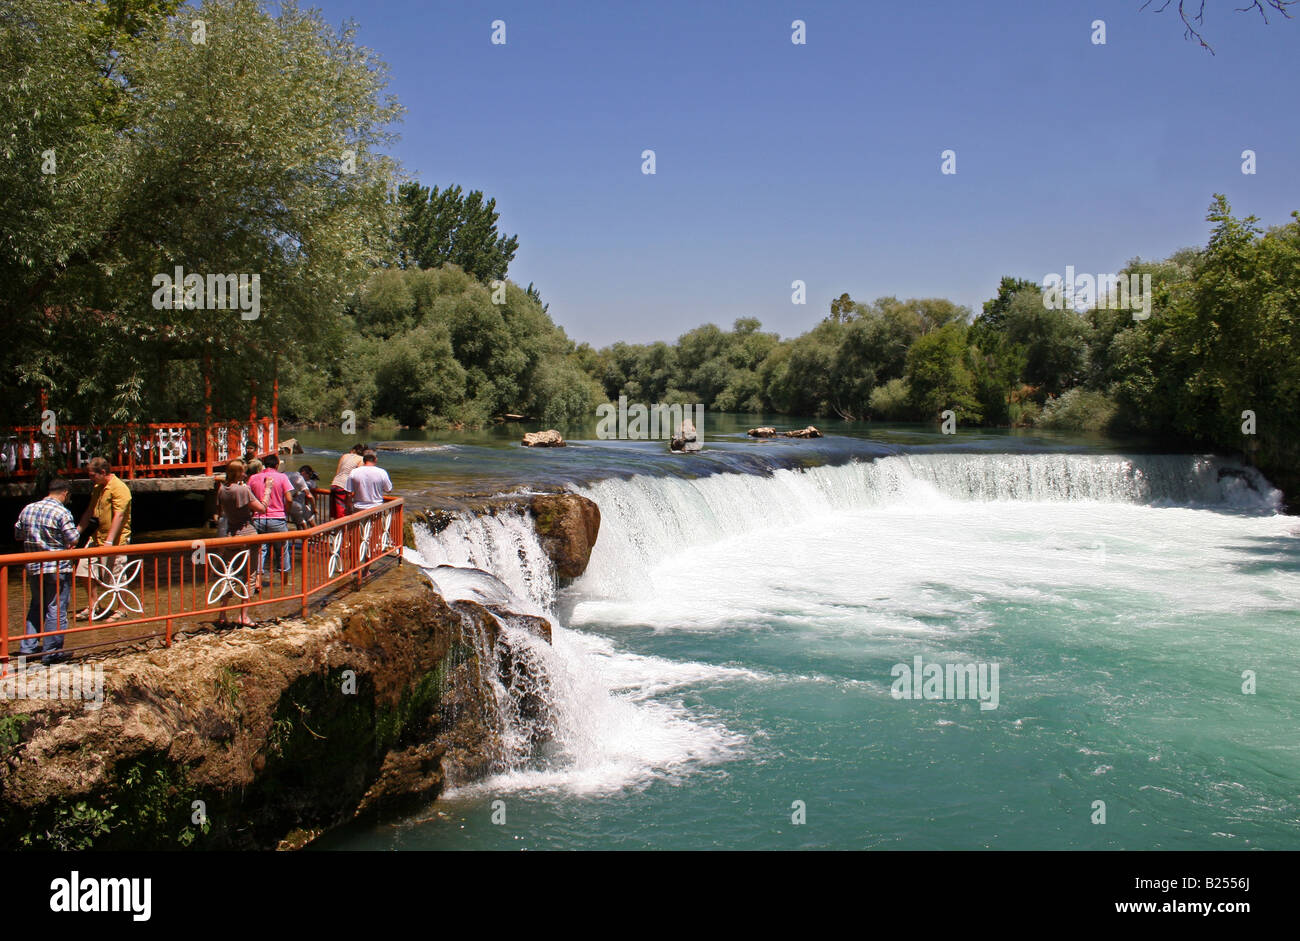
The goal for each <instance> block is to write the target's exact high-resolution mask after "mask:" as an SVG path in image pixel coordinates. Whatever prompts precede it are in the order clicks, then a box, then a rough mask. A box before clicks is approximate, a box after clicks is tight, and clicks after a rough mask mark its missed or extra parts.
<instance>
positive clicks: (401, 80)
mask: <svg viewBox="0 0 1300 941" xmlns="http://www.w3.org/2000/svg"><path fill="white" fill-rule="evenodd" d="M1243 3H1244V0H1208V4H1207V6H1208V8H1209V12H1208V15H1207V21H1206V24H1205V27H1204V33H1205V35H1206V37H1207V39H1208V40H1209V41H1210V43H1211V44H1212V45H1213V46H1214V47H1215V52H1216V55H1213V56H1212V55H1210V54H1209V53H1207V52H1205V51H1204V50H1202V49H1200V48H1199V47H1198V46H1197V45H1196V43H1195V42H1194V41H1185V40H1184V38H1183V31H1182V27H1181V24H1180V23H1179V21H1178V20H1177V18H1176V14H1175V13H1174V12H1173V11H1172V10H1170V11H1167V12H1165V13H1163V14H1155V13H1153V12H1151V11H1150V10H1148V11H1146V12H1140V11H1139V7H1140V6H1141V0H1093V2H1079V0H1074V2H1071V0H1003V2H998V0H990V2H988V3H972V2H969V0H932V2H924V3H922V2H915V0H890V2H876V0H865V2H856V3H848V2H844V3H824V2H808V0H792V2H748V3H741V2H734V3H724V2H673V0H654V2H648V3H637V4H625V3H609V2H605V3H599V2H593V3H566V2H550V0H529V2H503V0H493V2H488V3H479V2H457V3H441V2H429V0H378V2H376V0H371V2H361V0H327V2H318V3H309V2H304V4H303V5H304V6H315V7H318V8H319V9H320V10H321V11H322V12H323V13H324V15H325V17H326V19H327V20H328V21H329V22H330V23H332V24H334V25H338V24H340V23H341V22H342V21H344V20H346V19H354V20H356V21H357V23H358V25H359V27H360V32H359V40H360V42H362V43H363V44H364V45H366V46H369V47H370V48H372V49H374V50H375V51H376V52H378V53H379V55H380V56H381V57H382V58H383V59H384V60H385V61H387V62H388V64H389V66H390V68H391V70H392V81H391V85H390V90H391V91H392V92H393V93H395V94H396V95H397V96H398V98H399V99H400V100H401V102H402V103H403V104H404V105H405V107H406V109H407V114H406V117H405V120H404V122H403V124H402V125H400V126H399V127H398V129H397V130H398V131H399V133H400V134H401V140H400V141H399V142H398V144H397V145H396V146H395V148H394V150H393V155H394V156H395V157H396V158H397V159H398V160H399V161H400V162H401V163H402V165H403V167H404V169H405V170H406V171H407V172H408V173H409V174H412V175H414V176H416V177H418V178H419V179H420V181H421V182H423V183H425V184H439V185H446V184H449V183H459V184H461V185H462V186H464V187H465V188H466V189H482V190H483V191H484V192H485V193H486V194H487V195H489V196H494V197H496V200H497V206H498V208H499V210H500V212H501V223H500V227H501V229H502V231H504V232H508V233H517V234H518V236H519V244H520V248H519V252H518V255H517V256H516V258H515V261H514V263H513V265H512V266H511V269H510V276H511V278H512V279H513V280H515V281H517V282H519V283H520V284H527V283H528V282H529V281H534V282H536V283H537V286H538V288H539V289H540V290H541V292H542V296H543V298H544V299H545V300H547V301H548V302H549V303H550V305H551V306H550V313H551V315H552V317H554V318H555V320H556V321H557V322H558V323H560V324H561V325H563V326H564V327H565V329H566V330H567V331H568V332H569V334H570V336H572V337H574V338H575V339H577V340H580V341H581V340H586V341H589V342H591V343H593V344H594V345H597V346H603V345H605V344H607V343H611V342H613V341H615V340H619V339H625V340H629V341H635V342H644V341H650V340H657V339H663V340H672V339H674V338H675V337H677V336H678V335H679V334H681V333H682V332H684V331H685V330H688V329H690V328H691V327H694V326H697V325H699V324H701V323H705V322H710V321H712V322H714V323H718V324H720V325H723V326H728V325H730V324H731V322H732V321H734V320H735V319H736V318H737V317H745V316H754V317H758V318H759V319H760V320H762V322H763V325H764V327H765V328H766V329H769V330H775V331H777V332H779V333H781V334H782V335H783V336H791V335H797V334H799V333H802V332H804V331H805V330H807V329H808V328H810V327H811V326H812V325H813V324H815V323H816V322H817V321H818V320H819V319H821V318H822V317H823V316H825V314H826V313H827V311H828V306H829V303H830V300H831V299H832V298H833V297H837V296H839V295H840V294H841V293H843V292H845V291H847V292H849V293H850V294H851V295H853V297H854V298H857V299H860V300H866V299H871V298H874V297H878V296H882V295H887V294H893V295H897V296H899V297H935V296H938V297H948V298H951V299H952V300H954V301H956V302H958V303H962V304H967V305H969V306H971V307H972V308H973V309H975V311H976V312H978V310H979V306H980V304H981V303H982V302H983V301H984V300H985V299H987V298H988V297H990V296H991V295H992V294H993V293H994V292H995V290H996V287H997V283H998V279H999V277H1000V276H1001V275H1003V274H1014V275H1018V276H1021V277H1028V278H1032V279H1034V280H1036V281H1037V280H1041V279H1042V278H1043V276H1044V275H1046V274H1048V273H1050V272H1063V271H1064V270H1065V267H1066V266H1067V265H1073V266H1074V267H1075V269H1076V271H1079V272H1094V273H1101V272H1111V271H1115V270H1118V269H1119V267H1121V266H1122V265H1123V264H1124V263H1125V262H1126V261H1127V260H1128V259H1129V258H1131V257H1133V256H1135V255H1140V256H1142V257H1147V258H1154V257H1163V256H1165V255H1167V254H1169V253H1170V252H1171V251H1173V250H1175V249H1177V248H1180V247H1183V246H1187V245H1203V244H1204V242H1205V238H1206V234H1207V231H1208V228H1207V224H1206V222H1205V221H1204V216H1205V210H1206V207H1207V206H1208V204H1209V202H1210V198H1211V194H1212V193H1215V192H1223V193H1226V194H1227V196H1228V198H1229V200H1230V201H1231V203H1232V205H1233V209H1234V211H1236V212H1237V213H1238V214H1242V215H1244V214H1247V213H1254V214H1256V215H1257V216H1259V217H1260V219H1261V221H1262V222H1264V223H1265V224H1268V225H1272V224H1279V223H1283V222H1286V221H1288V219H1289V217H1290V213H1291V211H1292V210H1295V209H1300V174H1297V173H1296V170H1297V168H1298V167H1300V121H1298V120H1297V118H1298V117H1300V109H1298V108H1297V104H1296V102H1297V94H1296V90H1297V84H1298V83H1297V73H1296V62H1297V61H1298V59H1300V57H1298V56H1297V53H1298V52H1300V19H1297V20H1292V21H1288V20H1284V19H1282V18H1281V17H1280V16H1277V15H1273V16H1270V23H1269V25H1267V26H1266V25H1264V23H1263V22H1262V21H1261V20H1260V18H1259V15H1258V14H1257V13H1250V14H1245V13H1237V12H1235V8H1236V7H1238V6H1241V5H1243ZM1175 5H1176V0H1175ZM498 19H500V20H504V21H505V23H506V43H505V45H493V44H492V43H491V41H490V40H491V33H492V26H491V24H492V21H493V20H498ZM795 19H802V20H804V21H805V23H806V24H807V25H806V36H807V43H806V45H794V44H792V43H791V41H790V39H791V32H792V30H791V23H792V21H793V20H795ZM1096 19H1101V20H1104V21H1105V24H1106V44H1105V45H1094V44H1093V43H1092V27H1091V24H1092V22H1093V21H1094V20H1096ZM1248 148H1249V149H1252V150H1254V151H1256V153H1257V161H1258V170H1257V173H1256V174H1255V175H1244V174H1243V173H1242V172H1241V163H1242V160H1241V152H1242V151H1243V150H1245V149H1248ZM645 149H653V150H654V151H655V155H656V170H657V172H656V173H655V174H654V175H653V176H650V175H645V174H643V173H642V172H641V165H642V160H641V153H642V151H643V150H645ZM945 149H952V150H954V151H955V152H956V166H957V173H956V174H955V175H947V176H945V175H943V174H941V173H940V164H941V156H940V155H941V153H942V151H944V150H945ZM795 279H800V280H803V281H804V282H806V284H807V303H806V304H805V305H803V306H798V305H795V304H792V303H791V282H792V281H794V280H795Z"/></svg>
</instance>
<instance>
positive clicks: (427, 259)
mask: <svg viewBox="0 0 1300 941" xmlns="http://www.w3.org/2000/svg"><path fill="white" fill-rule="evenodd" d="M397 204H398V208H399V211H400V214H401V215H400V221H399V223H398V227H397V241H398V263H399V264H400V265H401V266H402V267H420V268H437V267H439V266H441V265H457V266H459V267H460V268H461V270H463V271H466V272H468V273H469V274H471V275H473V276H474V277H475V278H478V279H479V280H480V281H483V282H485V283H486V282H489V281H493V280H498V279H504V278H505V276H506V271H507V269H509V267H510V262H512V261H514V257H515V251H516V249H518V247H519V239H518V237H517V236H514V235H510V236H506V235H501V234H500V233H498V232H497V219H498V217H499V213H498V212H497V208H496V206H497V201H496V199H484V196H483V193H482V192H481V191H479V190H473V191H471V192H469V193H465V192H464V191H463V190H462V189H461V188H460V186H456V185H453V186H449V187H447V188H446V189H444V190H440V189H438V187H436V186H435V187H433V188H432V189H431V188H429V187H427V186H421V185H420V184H419V183H415V182H410V183H404V184H402V186H401V187H400V188H399V190H398V195H397ZM528 290H529V292H530V293H531V294H532V295H533V297H534V299H535V300H537V301H538V302H539V304H540V302H541V295H540V294H537V293H536V289H534V288H533V286H532V284H529V285H528Z"/></svg>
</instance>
